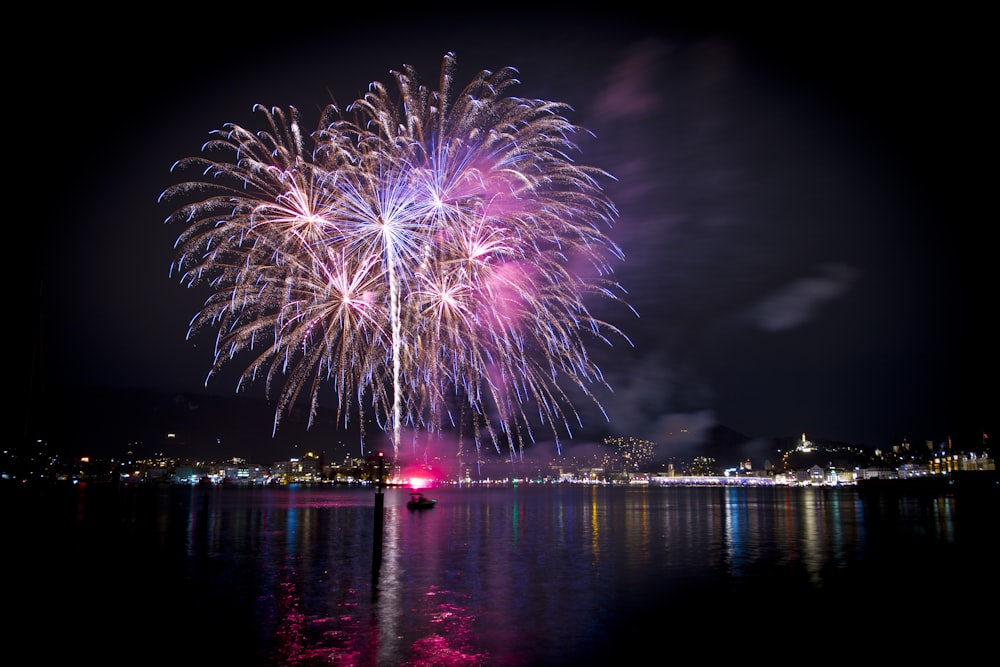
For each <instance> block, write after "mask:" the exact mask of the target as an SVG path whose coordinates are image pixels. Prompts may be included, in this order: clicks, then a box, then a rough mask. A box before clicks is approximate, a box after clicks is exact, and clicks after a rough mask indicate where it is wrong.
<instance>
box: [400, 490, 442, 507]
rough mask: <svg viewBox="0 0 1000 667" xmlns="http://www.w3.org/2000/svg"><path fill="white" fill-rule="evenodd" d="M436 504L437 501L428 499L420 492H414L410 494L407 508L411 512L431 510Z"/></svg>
mask: <svg viewBox="0 0 1000 667" xmlns="http://www.w3.org/2000/svg"><path fill="white" fill-rule="evenodd" d="M436 504H437V501H436V500H433V499H431V498H426V497H424V494H422V493H420V492H419V491H414V492H413V493H411V494H410V500H409V501H407V503H406V507H407V508H409V509H411V510H429V509H433V508H434V505H436Z"/></svg>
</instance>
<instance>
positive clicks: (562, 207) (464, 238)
mask: <svg viewBox="0 0 1000 667" xmlns="http://www.w3.org/2000/svg"><path fill="white" fill-rule="evenodd" d="M453 72H454V57H453V55H452V54H448V55H447V56H445V58H444V63H443V65H442V70H441V78H440V85H439V89H438V90H436V91H432V90H429V89H428V88H426V87H425V86H422V85H420V84H419V82H418V78H417V74H416V72H415V71H413V70H412V68H409V67H404V71H403V72H393V73H392V75H393V78H394V79H395V83H396V87H395V89H394V90H393V91H390V89H389V88H388V87H386V86H383V85H382V84H380V83H373V84H371V86H370V88H369V92H368V93H367V94H366V95H364V96H363V97H362V98H360V99H358V100H356V101H355V102H354V103H353V104H351V105H350V106H348V107H346V109H344V110H341V109H340V108H339V107H338V106H337V105H336V103H332V104H330V105H328V107H327V108H326V109H325V110H324V112H323V113H322V114H321V118H320V122H319V125H318V127H317V129H316V130H315V131H314V132H313V133H312V134H310V135H308V136H306V135H304V134H303V131H302V127H301V123H300V116H299V113H298V111H297V110H296V109H295V108H294V107H290V108H288V109H287V110H282V109H278V108H272V109H267V108H264V107H257V111H259V112H260V113H261V114H263V116H264V119H265V121H266V129H263V130H261V131H259V132H250V131H248V130H246V129H244V128H242V127H239V126H236V125H232V124H229V125H226V126H224V127H223V129H221V130H217V131H215V132H213V133H211V135H210V136H211V139H210V140H209V141H208V142H207V143H206V144H205V146H204V150H203V151H202V153H203V154H202V155H201V156H196V157H190V158H186V159H183V160H181V161H179V162H178V163H176V165H175V169H195V170H197V173H198V177H197V178H195V179H192V180H187V181H184V182H181V183H179V184H177V185H174V186H173V187H171V188H169V189H168V190H167V191H166V192H164V193H163V195H162V196H161V200H168V201H170V202H172V203H174V205H175V209H174V211H173V213H172V214H171V215H170V216H169V217H168V218H167V221H168V222H172V223H175V224H181V225H183V231H182V232H181V233H180V235H179V237H178V239H177V243H176V248H177V256H176V259H175V261H174V264H173V265H172V272H176V275H178V276H179V278H180V280H181V282H182V283H183V284H185V285H187V286H207V287H208V288H209V296H208V298H207V299H206V301H205V303H204V306H203V308H202V309H201V310H200V311H199V312H198V313H197V314H196V315H195V317H194V318H193V320H192V322H191V328H190V332H189V337H190V336H193V335H195V334H196V333H198V332H200V331H202V330H205V329H208V330H214V331H215V336H216V347H215V359H214V363H213V364H212V367H211V369H210V371H209V378H211V377H212V375H214V374H215V373H217V372H218V371H219V370H220V369H222V368H223V367H224V366H227V365H228V364H230V363H235V361H236V359H237V357H239V358H241V359H244V360H248V361H245V362H244V363H246V366H245V370H244V371H243V372H242V374H241V376H240V386H243V385H245V384H248V383H250V382H253V381H256V380H258V379H260V378H263V380H264V382H265V386H266V391H267V393H268V395H273V394H276V395H277V396H278V400H277V408H276V411H275V420H274V428H275V429H277V428H278V426H279V423H280V420H281V418H282V416H283V415H285V414H287V412H288V411H289V410H290V408H291V407H292V406H293V405H294V404H296V403H297V402H298V401H299V400H308V401H309V405H310V409H309V424H310V425H311V424H312V421H313V418H314V417H315V414H316V411H317V409H318V407H319V400H320V390H321V388H324V387H329V388H330V390H331V391H332V394H333V395H334V396H336V410H337V415H338V421H340V420H343V422H344V424H345V425H346V424H347V423H348V422H349V420H350V419H351V418H354V417H356V418H357V419H359V421H361V422H362V423H363V422H364V419H365V418H366V416H367V415H369V414H370V415H371V416H373V417H374V418H375V419H376V420H377V423H378V424H379V426H380V427H381V428H383V429H384V430H386V431H387V432H391V433H392V442H393V447H394V449H395V450H396V454H397V455H398V449H399V440H400V432H401V429H402V428H409V429H414V430H416V429H426V430H428V431H435V432H440V431H441V430H442V429H445V428H460V429H462V428H469V429H471V431H472V433H473V436H474V438H473V439H474V441H475V443H476V447H477V448H478V447H479V446H480V445H481V443H482V442H484V441H486V440H488V441H490V442H491V443H492V445H493V447H494V448H496V450H497V451H498V452H500V451H502V448H503V447H506V448H507V449H508V451H509V452H510V453H511V454H514V453H516V452H520V451H523V447H524V446H525V445H526V444H527V443H529V442H531V441H533V440H534V433H533V428H534V427H535V425H546V426H547V427H548V428H549V429H551V431H552V435H553V438H554V440H555V442H556V446H557V447H559V446H560V444H559V443H560V440H561V437H562V434H565V435H567V436H570V437H571V436H572V430H571V428H570V418H571V417H572V418H573V421H575V422H576V423H577V424H580V423H581V422H580V418H579V415H578V414H577V411H576V409H575V408H574V407H573V403H572V401H571V400H570V398H569V396H568V395H567V393H566V392H565V391H564V389H563V387H564V386H565V383H570V384H572V385H574V386H575V387H577V388H578V389H579V390H581V391H582V392H583V394H584V395H585V396H586V397H588V399H590V400H593V401H594V402H595V404H597V405H598V407H600V406H599V404H598V403H597V399H596V397H595V395H594V393H593V392H592V390H591V387H593V386H594V385H595V384H600V385H605V381H604V378H603V375H602V374H601V372H600V369H599V368H598V367H597V366H596V365H595V364H594V363H593V362H592V360H591V358H590V356H589V355H588V353H587V347H586V345H587V343H589V342H592V341H601V342H603V343H607V344H610V343H611V337H613V336H614V337H621V338H622V339H624V340H627V339H626V338H625V337H624V335H623V334H622V333H621V332H620V331H619V330H618V329H617V328H616V327H614V326H611V325H610V324H608V323H607V322H604V321H601V320H599V319H597V318H595V317H594V316H592V315H591V313H590V311H589V310H588V308H587V306H586V301H587V300H588V299H589V298H590V297H593V296H597V297H600V298H611V299H615V300H619V301H622V293H623V292H622V290H621V289H620V287H619V286H618V285H617V284H616V283H615V282H614V281H613V278H612V276H613V271H612V268H611V266H610V261H613V260H619V259H621V252H620V250H619V249H618V247H617V246H616V245H615V244H614V243H613V242H612V241H611V240H610V239H609V238H608V237H607V236H606V230H608V229H609V228H610V227H611V225H612V224H613V222H614V221H615V219H616V217H617V211H616V210H615V208H614V205H613V204H612V202H611V201H610V200H609V198H608V197H607V196H606V194H605V193H604V191H603V189H602V188H601V186H600V181H601V179H604V178H606V177H609V175H608V174H606V173H605V172H604V171H602V170H600V169H596V168H592V167H587V166H581V165H578V164H576V163H575V162H574V161H573V159H572V157H571V156H572V155H573V154H574V153H576V152H578V147H577V146H576V144H575V143H574V141H573V137H574V135H576V134H577V133H578V132H580V128H577V127H575V126H574V125H572V124H570V123H569V122H568V121H567V120H566V118H565V116H564V113H565V112H566V111H567V110H568V107H566V106H565V105H562V104H557V103H553V102H548V101H544V100H535V99H523V98H519V97H511V96H507V95H506V91H507V90H508V89H509V87H510V86H512V85H513V84H515V83H517V80H516V78H515V75H516V72H515V71H514V70H513V69H511V68H505V69H502V70H500V71H498V72H495V73H492V72H489V71H482V72H480V73H479V74H478V75H477V76H476V77H475V78H474V79H473V81H472V82H471V83H470V84H468V85H467V86H466V87H465V88H464V89H462V90H460V91H458V93H457V94H452V91H453V81H452V78H453ZM581 266H586V267H587V269H586V270H585V271H580V270H579V269H578V267H581ZM623 303H624V302H623ZM369 410H370V411H371V412H370V413H369V412H368V411H369ZM536 415H537V416H536ZM362 448H363V444H362Z"/></svg>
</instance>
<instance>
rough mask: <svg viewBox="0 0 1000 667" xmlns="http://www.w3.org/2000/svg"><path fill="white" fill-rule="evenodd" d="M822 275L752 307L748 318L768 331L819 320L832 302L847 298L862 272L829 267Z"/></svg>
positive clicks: (840, 266) (851, 268)
mask: <svg viewBox="0 0 1000 667" xmlns="http://www.w3.org/2000/svg"><path fill="white" fill-rule="evenodd" d="M819 271H820V275H818V276H810V277H806V278H799V279H798V280H796V281H794V282H793V283H791V284H790V285H788V286H786V287H784V288H782V289H780V290H778V291H776V292H774V293H772V294H770V295H769V296H767V297H765V298H764V299H763V300H761V301H759V302H758V303H757V304H755V305H754V306H752V307H751V309H750V312H749V313H748V317H749V318H750V319H751V320H752V321H753V322H754V323H755V324H756V325H757V326H758V327H760V328H761V329H763V330H764V331H787V330H789V329H794V328H795V327H799V326H802V325H803V324H806V323H807V322H809V321H810V320H812V319H813V318H815V317H816V316H817V315H818V314H819V313H820V311H821V310H822V308H823V307H824V306H826V305H828V304H829V303H830V302H831V301H834V300H836V299H838V298H841V297H843V296H844V295H846V294H847V293H848V292H850V290H851V288H852V287H853V286H854V284H855V283H856V282H857V279H858V274H859V272H858V271H857V270H856V269H854V268H853V267H850V266H847V265H844V264H825V265H821V266H820V267H819Z"/></svg>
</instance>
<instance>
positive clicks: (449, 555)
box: [5, 485, 996, 667]
mask: <svg viewBox="0 0 1000 667" xmlns="http://www.w3.org/2000/svg"><path fill="white" fill-rule="evenodd" d="M62 493H63V494H64V498H63V499H62V500H60V499H57V498H52V499H48V500H47V501H46V504H45V507H44V511H42V510H39V512H38V513H37V514H36V513H24V512H23V511H22V512H20V513H16V514H15V513H9V514H8V515H7V516H6V517H5V521H6V525H5V528H6V529H7V531H8V534H10V535H18V536H19V539H21V540H22V541H23V545H24V547H25V549H24V554H20V555H18V556H17V558H16V559H15V565H16V566H17V567H20V568H22V569H23V570H25V571H27V572H29V573H33V575H34V580H36V581H50V582H51V586H52V590H53V592H54V591H57V590H58V591H62V590H64V589H65V588H68V587H70V586H72V587H73V590H76V591H78V592H79V594H80V595H84V596H92V599H94V600H101V599H103V598H102V597H101V595H100V594H99V593H98V591H99V590H100V591H104V590H106V589H107V588H109V587H111V588H114V587H118V588H120V589H122V590H124V589H128V590H130V591H144V593H138V592H133V593H131V594H130V596H129V601H130V602H129V605H127V606H126V605H117V606H115V607H114V608H113V609H110V610H106V612H105V613H107V614H121V616H120V617H118V618H116V621H115V622H116V623H117V625H116V626H115V627H118V628H123V629H124V632H123V635H127V636H130V637H132V638H133V640H134V642H135V646H137V647H138V646H144V645H145V644H146V643H149V642H153V643H155V642H157V641H159V642H162V639H161V636H162V635H164V633H166V634H169V635H170V636H179V637H184V638H185V642H186V645H185V644H179V645H177V647H176V652H177V653H178V655H181V654H182V653H183V655H184V656H185V662H187V663H188V664H192V658H191V657H190V653H191V651H190V650H187V649H190V646H191V645H194V644H196V643H197V642H199V641H204V642H206V643H209V644H211V646H213V647H214V646H215V644H214V642H211V641H210V639H209V638H218V637H221V636H224V637H227V638H228V639H227V642H226V645H227V647H228V648H227V651H228V652H229V653H230V654H233V655H234V657H235V656H238V657H239V662H240V664H243V665H248V666H260V667H277V666H279V665H307V664H324V665H344V666H358V667H361V666H365V667H368V666H371V667H383V666H384V667H389V666H396V665H409V666H413V667H421V666H429V665H483V666H492V665H502V666H504V667H514V666H531V665H538V664H547V665H552V664H555V665H558V664H599V661H600V660H601V659H610V656H616V659H624V658H625V657H626V656H627V655H628V652H629V651H630V650H631V649H630V648H629V647H631V646H633V645H635V646H642V644H643V642H648V641H649V635H648V633H647V634H643V632H644V631H642V630H641V628H644V627H648V626H649V624H651V623H652V624H653V627H656V628H662V629H663V631H664V632H666V633H668V634H664V635H663V637H667V636H669V637H673V638H674V639H675V640H676V639H677V638H678V637H679V636H685V635H687V634H690V633H697V632H699V631H700V629H699V628H700V627H701V626H700V624H701V623H702V622H703V621H702V619H712V623H713V624H714V626H713V627H715V626H717V629H718V630H719V631H723V630H726V629H727V628H728V629H735V628H736V627H739V628H741V629H746V628H748V627H749V626H748V624H753V623H760V624H765V623H771V622H773V620H770V619H767V618H766V617H764V616H762V615H758V614H749V615H748V614H747V613H741V614H738V616H733V617H732V620H729V619H730V617H729V615H728V614H720V611H721V610H722V609H725V610H727V611H736V610H739V609H744V610H745V609H749V608H753V605H755V604H760V603H761V601H764V600H772V601H773V600H782V601H787V602H788V603H789V606H788V609H789V610H794V613H792V612H788V614H790V615H786V617H785V618H784V619H783V620H782V625H781V627H782V628H784V629H785V630H786V631H787V632H789V633H790V632H791V631H792V630H793V629H795V627H796V626H795V623H801V624H802V625H803V626H805V624H806V622H807V621H806V620H805V619H806V618H808V619H809V620H808V622H809V623H812V624H814V623H816V622H817V621H818V620H819V619H821V618H822V615H823V613H824V611H823V610H824V607H823V606H821V605H823V604H826V603H827V601H828V600H830V599H841V600H845V599H851V600H856V599H857V597H858V595H859V594H861V593H862V592H867V591H875V592H878V594H879V596H880V597H879V598H878V600H879V604H878V605H855V606H853V607H852V614H853V616H852V618H853V619H854V620H855V621H856V622H864V621H868V622H871V623H878V624H883V625H884V624H885V623H886V622H888V621H886V620H885V619H884V618H883V616H882V614H883V613H885V614H886V617H888V618H890V619H891V618H894V617H895V616H899V617H900V618H904V617H905V614H906V612H907V611H908V609H909V608H910V607H913V608H918V607H922V608H925V609H926V608H928V606H933V605H936V604H949V600H950V599H951V597H950V596H949V597H948V598H945V597H944V595H943V594H939V595H940V598H930V597H927V596H928V595H930V593H927V592H926V591H924V590H923V589H920V590H919V592H918V591H917V590H916V589H915V588H914V587H913V586H912V582H913V581H919V580H921V578H927V577H928V571H934V572H938V571H940V570H941V569H944V570H949V568H950V570H951V571H953V572H954V571H957V570H961V571H962V572H963V575H964V576H971V577H973V578H975V579H976V580H977V581H979V579H980V577H981V576H984V575H981V574H979V573H982V572H992V568H993V567H994V566H993V564H992V563H993V557H994V556H995V546H994V545H993V537H994V536H995V529H993V528H992V526H993V525H995V523H994V522H995V510H996V501H995V498H989V499H986V500H985V501H984V500H983V499H969V498H965V497H955V496H953V495H948V494H944V495H921V496H906V495H899V494H895V495H884V494H876V495H870V496H868V495H864V494H859V493H857V492H855V491H854V490H852V489H822V488H812V489H810V488H784V487H773V488H747V487H721V488H719V487H715V488H670V489H666V488H656V487H635V488H624V487H622V488H612V487H601V486H574V485H558V486H548V487H541V486H533V485H527V486H521V487H519V488H488V489H450V488H448V489H438V490H435V493H434V495H435V496H436V497H437V498H438V499H439V502H438V504H437V506H436V507H435V508H434V509H433V510H427V511H411V510H408V509H406V505H405V503H406V500H407V498H408V494H407V493H406V492H405V491H404V490H401V489H389V490H387V491H386V494H385V507H384V517H383V518H384V524H383V527H382V541H381V544H382V554H381V561H380V565H379V567H378V568H377V570H376V571H377V578H376V579H375V580H374V581H373V578H372V574H373V562H374V561H373V542H374V540H375V537H376V533H375V509H374V505H375V504H374V502H373V492H372V490H371V489H334V488H315V487H301V488H297V489H296V488H277V489H271V488H265V489H260V488H247V489H239V488H235V489H230V488H221V487H219V488H202V487H150V488H123V489H120V490H117V491H115V492H113V493H112V492H109V491H106V490H105V491H101V492H98V491H97V490H95V489H93V488H90V489H82V488H81V489H76V490H73V491H64V492H62ZM35 500H38V499H35ZM16 502H18V503H19V505H18V506H20V507H22V508H23V507H24V506H25V504H24V501H23V499H18V500H17V501H16ZM9 506H11V505H10V503H8V507H9ZM43 525H44V526H45V529H44V530H43V529H42V528H41V526H43ZM42 554H44V555H45V557H48V558H51V555H52V554H66V555H72V556H73V559H74V560H73V561H72V564H71V565H70V564H67V565H66V566H64V567H63V568H61V569H60V570H57V572H59V573H60V575H61V576H60V577H59V578H52V577H51V575H49V574H48V573H47V572H46V573H45V574H44V575H43V572H41V571H37V572H34V571H32V570H31V569H30V568H31V566H32V565H35V563H36V562H37V563H41V562H43V558H42ZM115 578H120V581H118V582H117V583H112V584H110V585H109V583H108V582H111V581H114V579H115ZM89 581H93V582H94V583H93V584H92V588H90V587H88V586H87V585H86V583H81V582H89ZM98 581H100V583H97V582H98ZM154 581H155V582H156V583H155V586H154V585H153V584H152V583H150V582H154ZM989 581H992V579H990V580H989ZM136 582H144V584H145V585H144V586H137V585H136ZM901 582H906V583H907V585H906V586H903V584H902V583H901ZM151 590H155V591H157V594H155V595H154V594H150V592H149V591H151ZM887 590H891V591H892V592H893V596H900V595H903V596H904V597H885V591H887ZM990 590H993V591H995V585H994V588H993V589H990V588H989V587H987V588H986V589H985V591H984V593H988V592H990ZM723 596H724V598H725V599H727V600H729V601H730V603H734V602H735V603H736V606H731V604H727V606H725V607H720V606H719V602H718V600H719V599H721V597H723ZM51 599H53V600H54V599H60V598H58V597H57V596H55V595H52V596H51ZM813 602H815V604H813ZM747 605H750V606H747ZM893 605H895V606H896V608H897V609H898V611H895V612H893V611H891V608H892V606H893ZM883 610H885V611H883ZM962 611H963V610H962V609H958V610H955V609H952V610H951V611H950V612H949V613H950V618H953V619H956V620H958V619H959V618H960V617H961V612H962ZM838 613H843V612H838ZM968 613H969V614H971V613H972V612H971V611H970V612H968ZM831 615H832V612H831ZM737 617H738V619H739V620H738V621H737ZM800 617H801V619H800ZM74 619H75V620H74V623H77V624H79V623H81V621H80V616H79V614H76V615H74ZM88 620H89V622H90V624H91V625H88V624H87V623H86V622H87V621H88ZM962 620H964V622H965V624H966V625H968V624H974V623H975V621H976V619H975V617H973V618H966V619H962ZM83 621H84V622H83V624H82V625H80V627H79V629H78V631H79V632H81V633H82V632H85V631H90V630H93V631H95V632H96V631H97V629H98V627H103V626H102V625H101V626H99V625H98V620H97V617H94V618H93V619H87V618H84V619H83ZM900 623H902V621H900ZM732 624H736V625H732ZM804 629H805V628H804V627H803V630H804ZM63 632H68V631H67V630H64V631H63ZM654 634H656V633H654ZM793 634H794V633H793ZM656 636H658V637H659V635H656ZM119 641H122V640H119ZM182 647H183V648H182ZM636 650H638V649H636ZM213 652H214V651H213ZM637 655H641V654H637ZM194 661H195V662H197V658H195V659H194Z"/></svg>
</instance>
